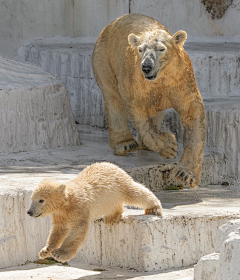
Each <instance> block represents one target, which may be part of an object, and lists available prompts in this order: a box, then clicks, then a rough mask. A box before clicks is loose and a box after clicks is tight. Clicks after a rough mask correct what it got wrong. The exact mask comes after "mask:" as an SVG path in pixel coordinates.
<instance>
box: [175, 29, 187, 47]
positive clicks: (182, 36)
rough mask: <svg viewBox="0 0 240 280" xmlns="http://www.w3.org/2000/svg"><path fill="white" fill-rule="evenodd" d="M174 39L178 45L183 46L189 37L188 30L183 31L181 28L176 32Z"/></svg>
mask: <svg viewBox="0 0 240 280" xmlns="http://www.w3.org/2000/svg"><path fill="white" fill-rule="evenodd" d="M172 38H173V41H174V43H175V44H176V45H178V46H183V45H184V42H185V41H186V39H187V32H185V31H183V30H179V31H178V32H176V33H175V34H174V35H173V36H172Z"/></svg>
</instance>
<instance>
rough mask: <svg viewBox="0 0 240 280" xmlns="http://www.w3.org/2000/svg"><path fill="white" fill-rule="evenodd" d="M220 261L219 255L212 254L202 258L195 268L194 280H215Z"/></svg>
mask: <svg viewBox="0 0 240 280" xmlns="http://www.w3.org/2000/svg"><path fill="white" fill-rule="evenodd" d="M218 261H219V254H218V253H212V254H210V255H206V256H204V257H202V258H201V259H200V260H199V261H198V263H197V264H196V265H195V266H194V280H213V279H214V277H215V274H216V269H217V265H218Z"/></svg>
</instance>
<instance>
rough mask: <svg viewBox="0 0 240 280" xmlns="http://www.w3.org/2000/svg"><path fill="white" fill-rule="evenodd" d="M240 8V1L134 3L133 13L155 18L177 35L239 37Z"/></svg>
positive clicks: (149, 0)
mask: <svg viewBox="0 0 240 280" xmlns="http://www.w3.org/2000/svg"><path fill="white" fill-rule="evenodd" d="M231 2H232V3H231ZM239 6H240V1H239V0H233V1H232V0H218V1H216V0H202V1H201V0H193V1H188V0H181V1H179V0H171V1H169V0H161V1H159V0H130V11H131V13H140V14H145V15H148V16H151V17H153V18H155V19H157V20H159V21H160V22H161V23H162V24H164V25H165V26H166V27H167V28H168V29H169V30H170V32H171V33H173V34H174V33H175V32H176V31H178V30H179V29H181V30H185V31H186V32H187V33H188V34H191V35H194V36H216V35H218V36H234V35H239V30H238V26H237V22H238V24H239V16H238V13H239V12H238V9H239ZM180 15H181V16H180ZM213 17H214V19H213ZM196 19H197V20H196ZM233 19H234V21H235V20H236V22H234V23H233Z"/></svg>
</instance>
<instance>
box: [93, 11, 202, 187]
mask: <svg viewBox="0 0 240 280" xmlns="http://www.w3.org/2000/svg"><path fill="white" fill-rule="evenodd" d="M186 38H187V34H186V32H185V31H178V32H176V33H175V34H174V35H173V36H172V35H171V34H170V32H169V31H168V30H167V29H166V27H164V26H163V25H162V24H161V23H159V22H158V21H156V20H154V19H152V18H150V17H147V16H144V15H140V14H130V15H125V16H122V17H120V18H117V19H116V20H115V21H113V22H112V23H110V24H109V25H108V26H107V27H106V28H105V29H104V30H103V31H102V32H101V34H100V36H99V38H98V41H97V43H96V45H95V48H94V51H93V58H92V64H93V71H94V75H95V77H96V81H97V83H98V85H99V87H100V88H101V90H102V92H103V95H104V102H105V114H106V119H107V123H108V126H109V140H110V146H111V148H112V149H113V151H114V153H115V154H117V155H126V154H127V153H128V152H130V151H133V150H135V149H138V148H139V145H138V143H137V142H136V141H135V140H134V138H133V136H132V134H131V132H130V130H129V126H128V118H129V119H130V120H131V121H132V122H133V124H134V126H135V128H136V129H137V131H138V133H139V134H140V138H141V139H142V141H143V143H144V144H145V145H146V146H147V147H148V148H149V149H150V150H152V151H155V152H158V153H159V154H160V155H161V156H162V157H164V158H174V157H176V155H177V147H178V146H177V143H176V139H175V136H174V135H173V134H171V133H169V132H161V131H159V130H157V126H158V125H159V123H160V121H162V118H163V115H164V110H165V109H167V108H174V109H175V110H176V111H177V112H178V113H179V115H180V119H181V122H182V124H183V126H184V138H183V144H184V152H183V155H182V158H181V160H180V162H179V163H178V164H177V166H176V168H175V170H174V175H175V178H176V179H177V180H179V181H181V182H182V183H183V184H185V185H187V186H189V187H192V188H195V187H197V186H198V185H199V182H200V178H201V170H202V158H203V149H204V142H205V134H206V132H205V131H206V119H205V110H204V105H203V100H202V97H201V95H200V93H199V90H198V87H197V84H196V81H195V76H194V72H193V68H192V64H191V61H190V58H189V57H188V55H187V53H186V52H185V50H184V49H183V44H184V42H185V40H186ZM158 128H159V127H158Z"/></svg>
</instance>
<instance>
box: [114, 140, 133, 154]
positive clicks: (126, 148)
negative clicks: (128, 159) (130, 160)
mask: <svg viewBox="0 0 240 280" xmlns="http://www.w3.org/2000/svg"><path fill="white" fill-rule="evenodd" d="M135 150H138V143H137V142H136V141H135V140H129V141H124V142H121V143H118V144H117V145H116V146H115V149H114V151H113V153H114V154H115V155H118V156H125V155H126V154H127V153H130V152H133V151H135Z"/></svg>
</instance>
